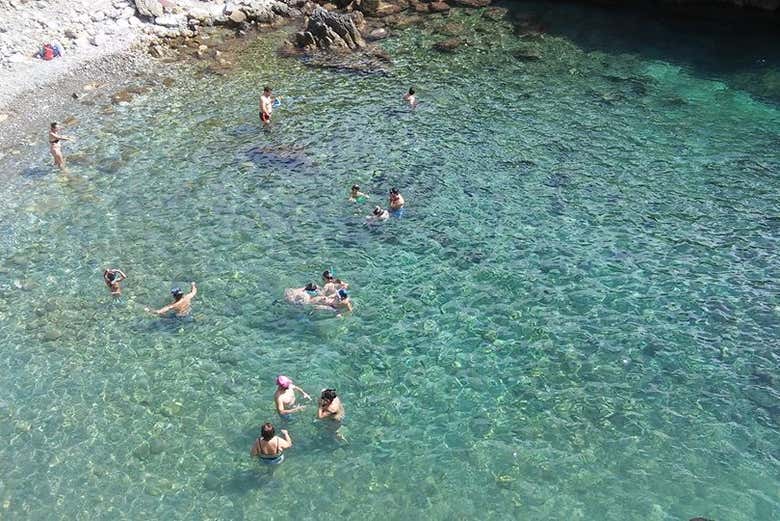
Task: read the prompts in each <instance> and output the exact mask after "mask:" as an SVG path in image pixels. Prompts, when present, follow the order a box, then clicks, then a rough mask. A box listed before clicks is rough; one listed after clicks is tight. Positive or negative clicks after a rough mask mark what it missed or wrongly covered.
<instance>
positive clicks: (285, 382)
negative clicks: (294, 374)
mask: <svg viewBox="0 0 780 521" xmlns="http://www.w3.org/2000/svg"><path fill="white" fill-rule="evenodd" d="M276 385H278V386H279V387H281V388H282V389H287V388H288V387H290V386H291V385H292V380H290V379H289V378H287V377H286V376H284V375H281V374H280V375H279V376H277V377H276Z"/></svg>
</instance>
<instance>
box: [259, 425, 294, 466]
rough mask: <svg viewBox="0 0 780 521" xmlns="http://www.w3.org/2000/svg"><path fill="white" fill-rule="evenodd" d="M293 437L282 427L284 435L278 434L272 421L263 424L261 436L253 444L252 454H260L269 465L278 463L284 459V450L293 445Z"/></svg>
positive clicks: (261, 459)
mask: <svg viewBox="0 0 780 521" xmlns="http://www.w3.org/2000/svg"><path fill="white" fill-rule="evenodd" d="M292 444H293V442H292V438H290V433H289V432H287V430H286V429H282V437H279V436H276V432H275V430H274V426H273V424H271V423H266V424H263V427H262V430H261V431H260V437H259V438H257V439H256V440H255V443H254V444H253V445H252V450H251V451H250V454H251V455H252V456H259V457H260V461H262V462H263V463H267V464H268V465H278V464H279V463H281V462H283V461H284V454H283V453H284V450H285V449H289V448H290V447H292Z"/></svg>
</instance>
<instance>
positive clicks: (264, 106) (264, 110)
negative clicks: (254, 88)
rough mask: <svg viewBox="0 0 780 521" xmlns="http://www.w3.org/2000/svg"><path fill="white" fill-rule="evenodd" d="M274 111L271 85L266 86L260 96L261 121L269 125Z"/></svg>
mask: <svg viewBox="0 0 780 521" xmlns="http://www.w3.org/2000/svg"><path fill="white" fill-rule="evenodd" d="M273 111H274V96H273V94H272V91H271V87H265V88H264V89H263V94H262V96H260V121H261V122H262V123H263V125H268V124H269V123H270V122H271V114H272V113H273Z"/></svg>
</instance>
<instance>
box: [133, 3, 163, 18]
mask: <svg viewBox="0 0 780 521" xmlns="http://www.w3.org/2000/svg"><path fill="white" fill-rule="evenodd" d="M135 8H136V9H137V10H138V14H140V15H141V16H146V17H148V18H157V17H158V16H162V15H163V6H162V4H161V3H160V2H159V0H135Z"/></svg>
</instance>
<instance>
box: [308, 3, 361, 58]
mask: <svg viewBox="0 0 780 521" xmlns="http://www.w3.org/2000/svg"><path fill="white" fill-rule="evenodd" d="M305 33H309V34H310V35H311V38H313V39H314V42H315V45H316V47H319V48H320V49H333V48H348V49H357V48H362V47H365V45H366V44H365V41H364V40H363V37H362V36H361V35H360V31H358V30H357V27H356V26H355V22H354V21H353V20H352V18H351V17H350V16H349V15H346V14H339V13H335V12H328V11H326V10H325V9H323V8H322V7H317V8H315V10H314V12H313V13H312V15H311V17H309V23H308V24H307V25H306V31H304V35H305ZM305 40H306V41H310V38H309V37H308V36H306V37H305ZM301 41H303V40H302V39H301V38H300V37H297V38H296V43H297V42H301ZM309 46H311V44H310V43H309Z"/></svg>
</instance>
